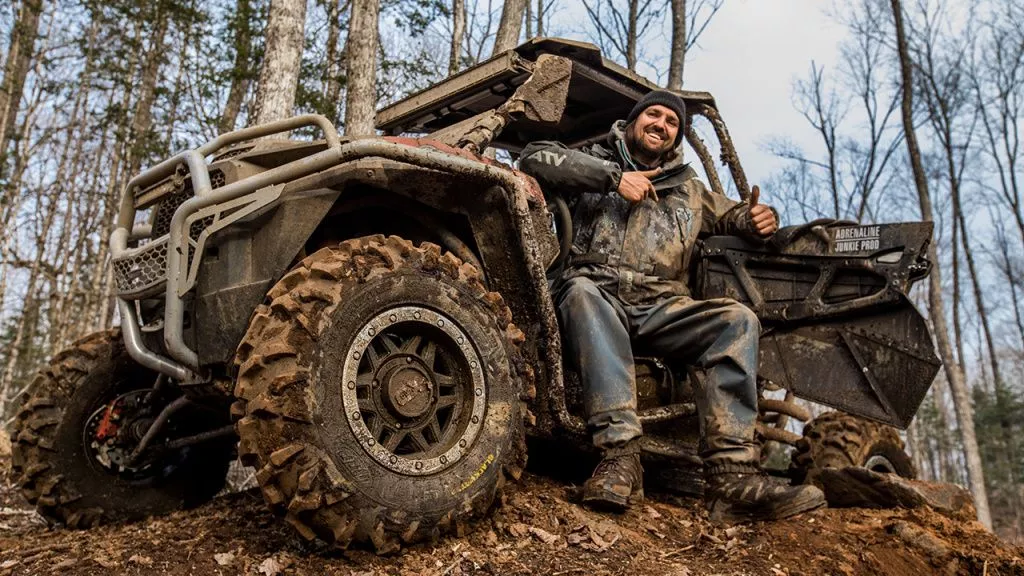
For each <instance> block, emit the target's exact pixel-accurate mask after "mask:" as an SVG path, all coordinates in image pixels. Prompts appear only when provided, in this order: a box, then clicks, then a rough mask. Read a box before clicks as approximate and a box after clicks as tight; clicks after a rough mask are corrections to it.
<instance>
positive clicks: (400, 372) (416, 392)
mask: <svg viewBox="0 0 1024 576" xmlns="http://www.w3.org/2000/svg"><path fill="white" fill-rule="evenodd" d="M392 364H395V366H393V367H391V368H390V369H388V370H386V372H385V375H384V377H383V378H381V381H382V382H384V390H385V396H384V400H385V402H386V404H387V407H388V408H389V409H390V410H391V411H392V412H394V413H396V414H397V415H398V416H399V417H400V418H405V419H416V418H419V417H421V416H423V415H424V414H426V413H427V410H428V409H430V406H431V404H433V402H434V390H435V389H436V386H435V385H434V382H433V379H432V378H431V376H430V374H429V373H428V372H427V370H426V369H425V368H424V366H423V365H422V363H421V362H416V361H414V360H413V358H412V357H411V356H406V357H405V359H404V360H403V359H401V358H396V359H395V360H394V361H393V362H392Z"/></svg>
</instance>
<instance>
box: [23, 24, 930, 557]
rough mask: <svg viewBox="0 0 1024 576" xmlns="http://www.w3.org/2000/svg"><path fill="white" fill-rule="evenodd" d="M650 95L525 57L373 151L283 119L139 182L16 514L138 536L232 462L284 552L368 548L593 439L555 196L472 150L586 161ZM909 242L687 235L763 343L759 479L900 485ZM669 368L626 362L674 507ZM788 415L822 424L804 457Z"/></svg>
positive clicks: (683, 398) (387, 547)
mask: <svg viewBox="0 0 1024 576" xmlns="http://www.w3.org/2000/svg"><path fill="white" fill-rule="evenodd" d="M655 87H656V86H655V85H654V84H652V83H650V82H648V81H647V80H645V79H643V78H641V77H639V76H637V75H636V74H633V73H631V72H629V71H627V70H625V69H623V68H621V67H619V66H617V65H615V64H613V63H611V62H608V61H607V60H604V59H603V58H602V57H601V55H600V53H599V52H598V50H597V49H596V48H595V47H593V46H591V45H589V44H583V43H579V42H571V41H565V40H556V39H537V40H533V41H531V42H528V43H527V44H524V45H522V46H520V47H518V48H516V49H514V50H510V51H508V52H505V53H503V54H501V55H498V56H496V57H494V58H492V59H491V60H489V61H487V62H484V63H483V64H480V65H479V66H476V67H473V68H471V69H469V70H466V71H464V72H462V73H460V74H458V75H455V76H453V77H451V78H448V79H447V80H445V81H443V82H441V83H439V84H437V85H435V86H433V87H430V88H428V89H426V90H424V91H422V92H419V93H417V94H415V95H413V96H410V97H408V98H406V99H404V100H402V101H400V102H398V103H396V104H394V105H392V106H389V107H387V108H385V109H383V110H382V111H380V113H379V114H378V116H377V125H378V129H379V130H381V131H382V132H383V133H384V134H385V136H383V137H376V138H365V139H344V138H339V137H338V134H337V132H336V131H335V128H334V126H332V125H331V123H330V122H328V121H327V120H326V119H325V118H323V117H320V116H315V115H306V116H299V117H295V118H291V119H288V120H283V121H278V122H273V123H270V124H267V125H262V126H255V127H251V128H246V129H243V130H239V131H236V132H232V133H229V134H225V135H223V136H220V137H218V138H216V139H214V140H212V141H210V142H208V143H206V144H204V145H203V146H200V147H198V148H196V149H194V150H188V151H186V152H182V153H181V154H178V155H177V156H174V157H173V158H170V159H168V160H166V161H165V162H163V163H161V164H159V165H157V166H155V167H153V168H150V169H149V170H147V171H146V172H144V173H142V174H140V175H138V176H137V177H135V178H134V179H133V180H132V181H131V182H130V183H129V184H128V186H127V188H126V190H125V192H124V195H123V198H122V200H121V204H120V212H119V214H118V217H117V226H116V230H115V231H114V232H113V234H112V235H111V238H110V247H111V251H112V264H113V266H112V267H113V274H114V278H115V281H116V289H117V294H116V298H117V304H118V310H119V315H120V322H121V324H120V327H119V328H117V329H114V330H111V331H107V332H101V333H97V334H93V335H91V336H88V337H86V338H84V339H82V340H80V341H78V342H77V343H76V344H75V345H74V346H73V347H72V348H70V349H69V350H66V351H64V352H61V353H60V354H58V355H57V356H56V357H54V359H53V360H52V361H51V363H50V365H49V366H48V367H46V368H44V369H43V370H42V371H41V372H40V374H39V375H38V377H37V379H36V381H35V383H34V388H33V390H32V392H31V397H30V398H29V399H28V400H27V401H26V403H25V404H24V407H23V409H22V410H21V411H20V413H19V414H18V416H17V419H16V421H15V424H14V439H15V446H14V461H13V463H14V467H13V474H14V478H15V479H16V481H17V483H18V484H19V486H20V487H21V489H22V491H23V492H24V494H25V496H26V497H27V498H28V500H29V502H31V503H32V504H34V505H36V506H37V507H38V509H39V511H40V512H41V513H42V514H44V515H45V516H47V517H48V518H51V519H53V520H56V521H59V522H62V523H64V524H65V525H67V526H70V527H88V526H92V525H95V524H97V523H100V522H104V521H111V520H119V519H135V518H140V517H143V516H145V515H148V514H155V513H161V512H166V511H169V510H173V509H176V508H179V507H182V506H192V505H196V504H199V503H201V502H203V501H205V500H207V499H209V498H211V497H212V496H213V495H214V494H215V493H217V492H218V491H219V490H220V489H221V488H222V486H223V484H224V479H225V473H226V470H227V468H228V464H229V462H230V461H231V460H232V459H233V458H234V456H235V453H236V450H237V453H238V454H239V455H240V457H241V460H242V462H244V463H246V464H249V465H251V466H254V467H255V469H256V470H257V473H256V479H257V481H258V483H259V486H260V488H261V490H262V492H263V496H264V498H265V499H266V501H267V503H268V504H269V505H270V507H271V508H272V509H273V510H274V511H275V512H276V513H277V514H279V515H281V516H283V517H284V519H285V520H286V521H287V522H289V523H290V524H291V525H292V526H294V528H295V530H296V531H297V532H298V534H300V535H301V536H302V537H303V538H306V539H310V540H312V539H314V538H320V539H321V540H323V541H325V542H327V543H329V544H333V545H338V546H347V545H348V544H349V543H351V542H353V541H355V542H369V543H371V544H372V545H373V547H374V548H375V549H376V550H377V551H378V552H387V551H392V550H395V549H397V548H398V547H400V546H401V545H402V544H403V543H411V542H416V541H420V540H424V539H430V538H434V537H436V536H437V535H438V534H441V533H446V532H451V531H462V530H463V529H464V528H465V527H466V526H467V522H469V521H470V520H472V519H473V518H475V517H479V516H481V515H483V514H485V513H486V512H487V510H488V508H489V506H490V505H491V503H492V501H493V500H494V498H495V494H496V493H497V491H498V490H499V489H500V488H501V487H502V485H503V484H504V483H505V482H506V481H507V480H508V479H509V478H511V479H515V478H517V477H518V476H519V475H520V473H521V472H522V470H523V466H524V465H525V462H526V443H525V436H526V434H527V433H528V432H529V433H530V434H531V435H533V436H536V437H539V438H541V439H548V440H549V441H567V442H569V443H571V444H573V445H575V446H577V447H585V446H588V445H589V440H588V436H587V431H586V429H585V425H584V420H583V416H582V409H581V407H580V406H581V404H580V386H579V382H578V378H577V377H576V376H575V375H574V374H571V373H566V372H565V371H563V364H562V357H561V350H562V348H561V342H560V337H559V326H558V323H557V320H556V315H555V311H554V307H553V304H552V299H551V294H550V288H549V284H548V276H549V274H550V275H556V274H557V270H558V268H559V267H560V266H561V265H562V262H563V260H564V259H565V257H566V256H567V253H568V247H569V246H570V244H571V230H572V225H571V220H570V217H569V212H568V210H567V209H566V203H565V200H564V199H562V198H560V197H559V196H558V191H557V190H543V191H542V190H540V189H539V187H538V186H537V184H536V182H535V181H533V180H532V179H531V178H529V177H527V176H525V175H523V174H521V173H519V172H517V171H516V170H514V169H512V168H510V167H508V166H507V165H505V164H502V163H499V162H497V161H495V160H492V159H489V158H487V157H484V156H481V155H480V154H481V153H483V152H484V150H485V149H486V148H488V147H490V148H494V149H497V150H498V151H499V154H500V155H501V157H503V158H506V159H507V158H511V159H514V158H515V157H516V154H517V151H519V150H521V149H522V147H523V146H524V145H525V144H526V143H528V142H530V141H532V140H538V139H557V140H560V141H562V142H564V143H566V144H568V145H570V146H574V147H575V146H582V145H585V144H587V143H589V142H593V141H595V140H598V139H601V138H603V137H604V136H605V134H606V132H607V130H608V128H609V126H610V125H611V124H612V122H613V121H615V120H616V119H619V118H622V117H625V116H626V115H627V113H628V112H629V110H630V108H631V107H632V106H633V104H634V103H635V102H636V101H637V100H638V99H639V98H640V97H641V96H642V95H643V94H644V93H646V92H647V91H649V90H651V89H654V88H655ZM681 95H682V97H683V98H684V99H685V100H686V104H687V110H688V112H689V114H688V115H689V118H688V119H687V122H686V130H685V140H686V142H687V143H688V146H689V149H688V150H687V153H689V154H692V155H691V156H690V157H691V158H693V159H694V160H695V166H696V167H697V168H699V169H701V170H702V171H703V176H704V177H705V178H706V181H707V182H708V183H709V185H710V186H711V187H712V188H713V189H714V190H715V191H716V192H719V193H723V194H725V193H727V192H730V191H733V192H734V193H738V194H739V195H741V196H745V195H746V194H747V193H748V189H749V187H748V184H747V179H746V177H745V175H744V173H743V170H742V168H741V167H740V163H739V160H738V158H737V156H736V152H735V150H734V148H733V145H732V141H731V139H730V137H729V133H728V131H727V130H726V127H725V124H724V123H723V121H722V119H721V117H720V116H719V112H718V109H717V108H716V106H715V101H714V99H713V98H712V97H711V95H710V94H707V93H704V92H692V91H684V92H682V93H681ZM314 130H315V131H316V132H318V133H319V134H320V139H318V140H310V139H307V140H303V141H299V140H287V139H273V138H272V137H273V136H284V135H286V134H288V133H289V132H290V131H301V132H302V133H303V134H307V133H311V132H313V131H314ZM409 135H412V136H409ZM709 142H710V143H711V144H710V145H709ZM712 150H716V151H717V152H718V154H719V158H720V159H721V161H722V163H723V164H724V165H725V167H727V169H728V171H727V175H726V176H727V178H723V177H721V176H720V175H719V173H718V171H717V166H716V161H715V156H714V154H713V152H712ZM931 231H932V230H931V225H930V224H928V223H909V224H881V225H870V226H861V225H857V224H856V223H850V222H833V221H818V222H812V223H810V224H806V225H801V226H795V227H791V228H785V229H783V230H781V231H780V232H779V233H778V234H777V236H776V237H775V240H774V241H773V242H772V243H771V244H769V245H764V246H762V245H756V246H755V245H751V244H748V243H746V242H744V241H743V240H740V239H737V238H732V237H712V238H707V239H706V240H705V241H704V243H703V245H702V247H701V252H700V258H699V265H698V266H697V267H696V269H695V270H694V278H693V284H694V286H695V287H696V294H697V295H698V296H699V297H705V298H710V297H720V296H727V297H731V298H735V299H736V300H739V301H741V302H744V303H746V304H747V305H748V306H750V307H751V308H752V309H753V310H754V311H756V313H757V314H758V316H759V317H760V318H761V320H762V323H763V327H764V333H763V335H762V338H761V357H760V379H759V380H760V382H761V384H763V387H764V390H765V393H764V400H763V401H762V403H761V412H762V415H761V421H760V422H759V426H758V430H759V435H760V436H761V438H762V439H763V440H764V441H766V442H774V443H776V445H777V444H778V443H779V442H781V443H785V444H789V445H793V446H795V447H796V449H795V451H794V457H793V459H792V463H791V464H789V465H788V466H783V467H782V468H783V469H781V470H778V471H777V473H779V474H783V475H790V476H791V477H793V478H795V479H796V480H797V481H802V480H803V479H805V477H806V476H807V472H808V471H810V470H811V469H812V468H813V467H820V466H828V465H851V464H852V465H863V466H867V467H870V468H873V469H876V470H881V471H886V472H895V473H899V474H902V475H905V476H911V475H913V467H912V466H911V464H910V461H909V459H908V458H907V456H906V454H905V453H904V452H903V449H902V443H901V441H900V439H899V437H898V436H897V435H896V433H895V432H894V431H893V430H892V429H891V428H889V427H888V426H886V425H892V426H897V427H906V425H907V424H908V423H909V422H910V420H911V418H912V417H913V415H914V413H915V411H916V410H917V408H918V406H919V404H920V402H921V400H922V397H923V396H924V394H925V392H926V390H927V388H928V387H929V385H930V383H931V381H932V379H933V377H934V375H935V373H936V371H937V370H938V361H937V360H936V357H935V354H934V350H933V347H932V342H931V338H930V335H929V332H928V329H927V327H926V325H925V322H924V321H923V319H922V317H921V316H920V314H919V313H918V312H917V311H916V310H915V308H914V307H913V305H912V304H911V303H910V302H909V301H908V299H907V296H906V294H907V292H908V290H909V289H910V287H911V285H912V283H913V282H915V281H916V280H919V279H921V278H922V277H924V276H926V275H927V273H928V270H929V263H928V261H927V260H925V258H924V256H925V253H926V246H927V244H928V242H929V241H930V237H931ZM690 372H691V371H690V370H689V369H688V367H686V366H678V365H674V364H672V363H671V362H668V361H665V360H663V359H658V358H638V359H637V375H638V380H639V381H638V388H639V392H638V396H639V399H638V400H639V405H640V407H641V409H642V410H641V419H642V421H643V425H644V428H645V432H646V434H645V436H644V450H645V454H646V455H647V456H648V457H649V458H650V462H652V463H656V464H658V465H652V466H651V468H650V469H651V470H652V475H655V474H658V473H660V474H668V475H670V476H671V477H672V482H673V483H674V485H675V486H676V487H677V488H681V489H683V490H688V491H692V492H699V490H700V485H699V481H698V479H699V476H700V475H699V474H698V473H695V471H699V469H700V466H701V462H700V459H699V458H698V457H697V439H698V437H699V435H698V428H699V426H698V422H697V418H696V417H695V408H694V404H693V401H692V397H691V396H690V392H689V391H690V390H692V389H691V388H690V382H691V378H699V377H700V375H699V374H691V373H690ZM794 396H800V397H803V398H807V399H810V400H813V401H815V402H819V403H823V404H827V405H829V406H832V407H834V408H837V409H839V410H841V411H842V412H843V413H845V414H843V413H833V414H826V415H825V416H822V417H821V418H819V419H817V420H815V421H813V422H810V423H809V424H808V425H807V427H806V428H804V431H805V436H803V437H802V436H800V435H798V434H796V433H794V432H793V431H791V430H790V428H794V429H795V428H797V427H796V426H792V427H790V426H787V423H788V422H789V421H791V419H793V418H795V419H797V420H801V421H807V420H809V419H810V415H809V414H808V411H807V409H805V408H803V407H801V406H800V405H798V404H796V403H795V401H794ZM846 414H852V415H856V416H859V417H862V418H865V419H867V420H862V419H853V418H851V417H850V416H847V415H846ZM657 471H660V472H657Z"/></svg>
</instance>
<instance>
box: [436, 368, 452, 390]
mask: <svg viewBox="0 0 1024 576" xmlns="http://www.w3.org/2000/svg"><path fill="white" fill-rule="evenodd" d="M434 381H435V382H437V385H438V386H444V387H448V386H452V385H453V382H452V377H451V376H445V375H444V374H438V373H437V372H435V373H434Z"/></svg>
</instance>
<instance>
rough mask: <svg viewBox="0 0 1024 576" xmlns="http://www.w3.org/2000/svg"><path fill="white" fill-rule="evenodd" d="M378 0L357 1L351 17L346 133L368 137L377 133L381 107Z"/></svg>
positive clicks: (348, 49)
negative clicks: (378, 55)
mask: <svg viewBox="0 0 1024 576" xmlns="http://www.w3.org/2000/svg"><path fill="white" fill-rule="evenodd" d="M379 16H380V3H379V2H378V0H355V1H354V2H352V16H351V17H350V18H349V28H348V47H347V48H346V50H345V52H346V53H347V55H348V56H347V57H346V61H347V63H348V94H346V96H345V135H346V136H367V135H373V133H374V123H373V121H374V110H375V108H376V106H377V82H376V79H377V27H378V24H379V22H378V20H379Z"/></svg>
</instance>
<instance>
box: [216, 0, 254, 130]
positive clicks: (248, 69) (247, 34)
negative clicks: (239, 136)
mask: <svg viewBox="0 0 1024 576" xmlns="http://www.w3.org/2000/svg"><path fill="white" fill-rule="evenodd" d="M251 19H252V3H251V0H238V1H237V3H236V4H235V14H234V20H233V21H232V23H231V26H232V28H234V32H235V38H234V48H235V63H234V66H232V67H231V88H230V89H229V90H228V100H227V102H226V103H225V104H224V112H223V113H222V114H221V115H220V121H219V122H217V133H218V134H224V133H225V132H231V131H232V130H234V129H235V124H236V123H237V122H238V113H239V112H240V111H241V110H242V101H243V100H245V95H246V94H247V93H248V92H249V85H250V84H252V23H251Z"/></svg>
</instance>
